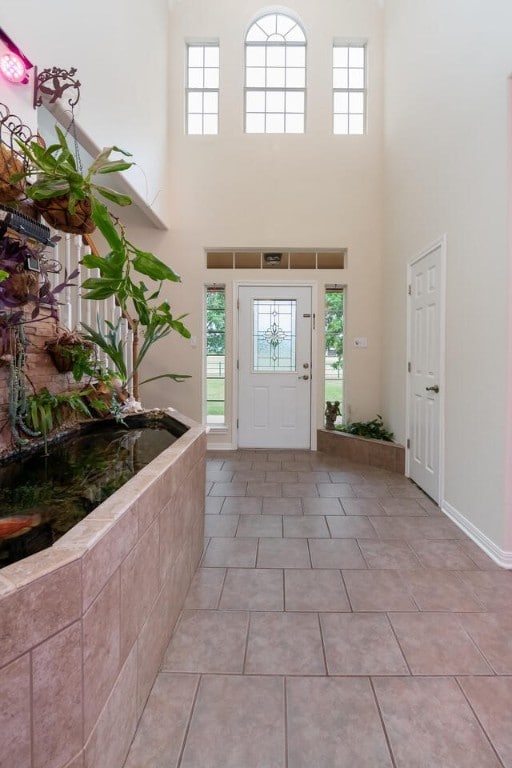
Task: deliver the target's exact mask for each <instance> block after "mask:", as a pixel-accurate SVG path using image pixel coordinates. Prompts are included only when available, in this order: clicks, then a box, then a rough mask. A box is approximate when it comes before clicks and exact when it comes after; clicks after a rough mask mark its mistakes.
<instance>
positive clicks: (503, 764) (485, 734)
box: [452, 675, 507, 768]
mask: <svg viewBox="0 0 512 768" xmlns="http://www.w3.org/2000/svg"><path fill="white" fill-rule="evenodd" d="M459 677H461V675H453V678H452V679H453V680H454V682H455V685H457V686H458V688H459V690H460V692H461V693H462V696H463V697H464V699H465V701H466V702H467V704H468V707H469V708H470V710H471V712H472V713H473V715H474V716H475V719H476V721H477V723H478V725H479V726H480V728H481V729H482V733H483V734H484V736H485V738H486V739H487V741H488V743H489V746H490V747H491V749H492V751H493V752H494V754H495V755H496V758H497V759H498V761H499V763H500V765H501V766H503V768H507V766H506V765H505V763H504V762H503V761H502V759H501V757H500V755H499V753H498V750H497V749H496V747H495V746H494V743H493V741H492V739H491V737H490V735H489V734H488V733H487V730H486V728H485V726H484V724H483V723H482V722H481V720H480V718H479V717H478V714H477V712H476V710H475V709H474V708H473V705H472V704H471V701H470V700H469V698H468V697H467V696H466V691H465V690H464V688H463V686H462V685H461V683H460V681H459Z"/></svg>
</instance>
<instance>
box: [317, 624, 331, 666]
mask: <svg viewBox="0 0 512 768" xmlns="http://www.w3.org/2000/svg"><path fill="white" fill-rule="evenodd" d="M316 618H317V621H318V630H319V632H320V642H321V643H322V655H323V658H324V667H325V675H321V677H330V675H329V667H328V665H327V652H326V650H325V640H324V633H323V631H322V622H321V621H320V612H319V611H318V612H317V614H316Z"/></svg>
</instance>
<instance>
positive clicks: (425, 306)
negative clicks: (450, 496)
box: [408, 243, 444, 502]
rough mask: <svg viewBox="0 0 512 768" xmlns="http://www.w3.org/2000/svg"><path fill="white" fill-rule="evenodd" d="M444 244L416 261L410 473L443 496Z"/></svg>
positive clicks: (412, 280)
mask: <svg viewBox="0 0 512 768" xmlns="http://www.w3.org/2000/svg"><path fill="white" fill-rule="evenodd" d="M443 249H444V243H439V244H438V245H436V246H435V247H433V248H432V249H430V250H429V251H427V252H426V253H424V254H422V255H421V256H420V257H419V258H418V259H416V260H415V261H413V262H412V264H411V265H410V274H409V278H410V279H409V285H410V289H409V292H410V301H409V365H408V371H409V409H408V423H409V429H408V434H409V454H408V458H409V462H408V464H409V476H410V477H411V478H412V480H414V482H415V483H417V485H419V486H420V488H422V489H423V490H424V491H425V492H426V493H428V495H429V496H431V497H432V498H433V499H434V500H435V501H437V502H439V500H440V487H441V476H440V456H441V412H442V411H441V403H442V397H443V393H442V391H441V385H442V382H441V374H442V365H441V363H442V347H443V337H442V332H441V329H442V317H443V315H444V307H443V301H444V286H443V281H444V250H443Z"/></svg>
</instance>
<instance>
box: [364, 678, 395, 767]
mask: <svg viewBox="0 0 512 768" xmlns="http://www.w3.org/2000/svg"><path fill="white" fill-rule="evenodd" d="M368 682H369V683H370V688H371V690H372V693H373V698H374V701H375V706H376V707H377V712H378V713H379V718H380V724H381V725H382V731H383V733H384V738H385V740H386V744H387V748H388V751H389V756H390V758H391V762H392V764H393V768H397V764H396V761H395V755H394V754H393V749H392V747H391V741H390V738H389V735H388V732H387V729H386V724H385V722H384V717H383V715H382V711H381V708H380V703H379V699H378V696H377V691H376V690H375V686H374V684H373V678H372V677H371V676H370V677H369V678H368Z"/></svg>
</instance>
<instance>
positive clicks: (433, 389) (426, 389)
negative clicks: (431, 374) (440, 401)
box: [425, 384, 439, 394]
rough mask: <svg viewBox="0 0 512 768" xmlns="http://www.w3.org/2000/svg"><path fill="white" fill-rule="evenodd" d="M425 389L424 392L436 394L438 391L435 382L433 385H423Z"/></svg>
mask: <svg viewBox="0 0 512 768" xmlns="http://www.w3.org/2000/svg"><path fill="white" fill-rule="evenodd" d="M425 391H426V392H435V393H436V394H437V392H439V387H438V386H437V384H434V386H433V387H425Z"/></svg>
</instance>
